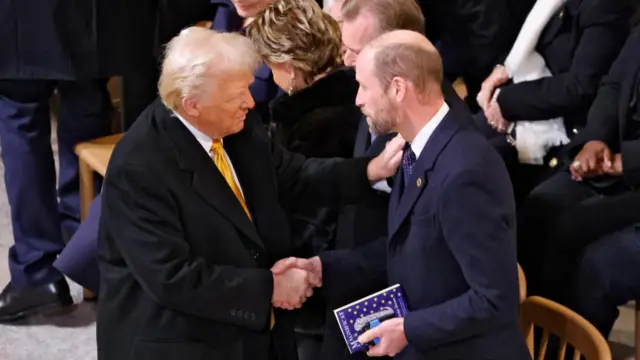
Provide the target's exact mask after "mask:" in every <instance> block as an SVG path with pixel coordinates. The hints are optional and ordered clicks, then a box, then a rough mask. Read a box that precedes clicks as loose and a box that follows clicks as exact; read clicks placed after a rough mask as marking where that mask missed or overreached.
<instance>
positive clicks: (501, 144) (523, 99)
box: [476, 0, 632, 202]
mask: <svg viewBox="0 0 640 360" xmlns="http://www.w3.org/2000/svg"><path fill="white" fill-rule="evenodd" d="M538 4H540V9H538V6H537V5H538ZM545 4H546V6H543V5H545ZM551 5H553V6H554V10H555V11H553V12H552V13H549V14H548V13H546V12H547V11H548V10H549V9H550V7H549V6H551ZM556 9H557V10H556ZM534 12H535V14H534ZM631 13H632V12H631V11H630V1H629V0H567V1H564V0H555V1H550V2H549V3H548V4H547V3H537V4H536V6H534V8H533V9H532V10H531V13H530V14H529V17H528V18H527V21H526V22H525V25H524V26H526V31H525V29H524V28H523V30H522V31H521V34H520V35H524V36H532V34H536V35H538V34H539V36H537V38H536V39H533V38H532V39H529V40H530V42H531V44H528V43H527V44H526V45H527V46H526V47H527V48H529V47H530V48H531V49H530V51H529V49H527V50H528V51H526V52H524V53H521V54H519V53H518V52H519V51H521V50H522V49H523V48H524V47H522V46H518V47H516V46H515V45H514V48H513V49H512V51H511V53H510V54H509V57H511V56H512V55H515V56H514V57H515V58H522V59H525V60H523V61H515V63H518V65H520V66H516V67H515V68H511V66H510V63H509V62H510V59H509V58H507V61H506V62H505V66H498V67H496V69H495V70H494V72H493V73H492V74H491V75H490V76H489V77H488V78H487V79H486V80H485V82H484V83H483V88H482V91H481V92H480V94H479V96H478V102H479V104H480V106H481V107H482V109H483V112H482V113H481V114H479V115H478V116H477V117H476V120H477V121H478V126H479V127H480V128H481V129H482V131H483V133H485V135H486V136H487V137H489V138H490V139H491V141H492V143H493V144H494V146H495V147H496V148H497V149H498V150H499V151H500V153H501V154H502V155H503V157H504V158H505V160H506V161H507V162H508V164H509V165H510V173H511V176H512V180H513V183H514V187H515V189H516V200H517V201H518V202H520V200H522V198H523V197H524V196H526V194H527V193H528V192H529V191H531V189H532V188H533V187H535V185H537V184H539V183H540V182H541V181H542V180H544V178H545V176H547V173H548V172H549V169H550V168H552V169H553V170H557V168H556V166H557V165H558V162H559V161H558V154H559V152H560V151H561V148H562V145H563V144H566V143H567V142H568V141H569V140H570V139H571V138H572V137H573V136H574V135H575V134H576V133H578V132H579V131H580V129H581V128H582V127H583V126H584V122H585V119H586V114H587V112H588V110H589V107H590V105H591V103H592V102H593V99H594V98H595V96H596V92H597V88H598V84H599V82H600V80H601V78H602V77H603V76H604V75H605V74H606V73H607V71H608V70H609V68H610V67H611V64H612V63H613V61H614V60H615V58H616V56H618V53H619V52H620V49H621V48H622V45H623V44H624V41H625V39H626V38H627V36H628V34H629V17H630V14H631ZM518 40H520V38H519V39H518ZM532 63H533V64H539V63H542V67H543V70H544V71H542V70H541V71H537V73H536V71H532V72H530V73H527V71H531V68H532V67H533V68H535V67H536V66H537V65H533V66H532V65H531V64H532ZM517 75H521V76H520V77H521V78H522V79H521V80H520V81H515V80H516V77H517ZM512 79H513V80H514V81H512ZM529 79H531V80H529ZM553 120H558V121H559V122H560V123H559V124H555V123H554V124H552V123H548V124H550V126H551V128H550V130H544V131H542V135H543V136H545V137H546V136H549V140H548V141H547V140H545V141H542V140H541V135H540V131H538V132H535V130H531V131H523V132H520V130H519V129H520V127H521V124H522V123H523V122H527V123H534V125H532V126H530V127H529V128H531V127H534V129H535V128H539V126H541V125H540V124H541V123H542V122H543V121H553ZM553 130H558V131H556V132H559V134H555V132H553ZM525 133H526V134H527V136H525V135H524V134H525ZM540 141H541V144H543V145H544V150H542V152H543V154H542V156H532V159H527V160H521V159H522V158H523V157H528V156H529V154H534V153H536V152H538V147H536V148H535V149H529V150H527V151H524V152H523V151H520V150H519V149H518V150H516V148H520V146H521V145H522V144H528V143H532V142H533V143H534V144H535V143H537V142H540ZM512 144H513V145H512Z"/></svg>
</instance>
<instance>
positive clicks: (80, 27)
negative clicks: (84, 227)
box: [0, 0, 154, 322]
mask: <svg viewBox="0 0 640 360" xmlns="http://www.w3.org/2000/svg"><path fill="white" fill-rule="evenodd" d="M152 3H153V1H151V0H140V1H135V2H132V1H127V0H91V1H80V2H78V1H71V0H59V1H47V0H26V1H9V2H7V1H2V2H0V24H2V25H0V49H2V51H1V52H0V143H1V144H2V160H3V162H4V168H5V184H6V188H7V194H8V199H9V205H10V207H11V220H12V227H13V237H14V245H13V246H12V247H11V248H10V249H9V269H10V272H11V282H10V283H9V284H8V285H7V286H6V287H5V288H4V290H3V291H2V293H1V294H0V322H1V321H11V320H15V319H18V318H20V317H23V316H26V315H29V314H33V313H39V312H41V311H43V310H55V309H57V308H60V307H65V306H69V305H71V303H72V300H71V297H70V294H69V287H68V285H67V283H66V282H65V280H64V277H63V275H62V274H61V273H60V272H59V271H58V270H56V269H55V268H54V267H53V265H52V264H53V262H54V260H55V259H56V257H57V255H58V254H59V253H60V252H61V251H62V249H63V248H64V246H65V242H64V239H65V238H69V237H70V236H71V235H72V234H73V233H74V232H75V231H76V229H77V227H78V223H79V217H80V201H79V193H78V190H79V189H78V187H79V180H78V159H77V157H76V155H75V153H74V146H75V145H76V144H78V143H79V142H83V141H87V140H90V139H94V138H97V137H101V136H105V135H107V134H108V133H109V130H110V120H111V119H110V114H111V102H110V97H109V93H108V92H107V88H106V83H107V80H108V78H109V77H110V76H115V75H122V74H123V73H127V72H130V71H136V70H139V69H141V68H144V66H145V65H146V63H145V62H144V61H142V59H144V58H145V56H146V54H148V53H150V52H151V47H152V46H153V42H152V41H150V40H151V39H153V23H154V21H153V12H149V11H148V9H149V8H150V7H151V6H152ZM54 92H57V94H58V97H59V100H60V101H59V111H58V116H57V139H58V155H59V159H60V162H59V172H58V181H57V182H58V184H57V189H56V169H55V166H54V157H53V150H52V147H51V119H50V112H51V109H50V107H49V101H50V98H51V97H52V95H53V94H54ZM96 188H97V189H99V188H100V187H99V186H97V187H96Z"/></svg>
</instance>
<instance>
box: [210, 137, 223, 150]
mask: <svg viewBox="0 0 640 360" xmlns="http://www.w3.org/2000/svg"><path fill="white" fill-rule="evenodd" d="M219 150H222V141H220V140H213V143H212V144H211V152H217V151H219Z"/></svg>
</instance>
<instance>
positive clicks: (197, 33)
mask: <svg viewBox="0 0 640 360" xmlns="http://www.w3.org/2000/svg"><path fill="white" fill-rule="evenodd" d="M259 61H260V60H259V56H258V54H257V53H256V51H255V48H254V46H253V44H252V43H251V41H250V40H249V39H247V38H246V37H244V36H242V35H240V34H234V33H218V32H216V31H214V30H210V29H206V28H202V27H190V28H186V29H184V30H182V32H181V33H180V34H179V35H177V36H176V37H174V38H173V39H172V40H171V41H170V42H169V44H168V45H167V48H166V51H165V56H164V60H163V62H162V72H161V74H160V80H159V81H158V92H159V94H160V99H162V102H163V103H164V104H165V106H166V107H168V108H169V109H171V110H174V111H175V110H177V109H179V108H181V106H182V100H183V99H184V98H186V97H191V98H197V99H198V100H201V99H203V95H206V93H207V92H209V91H211V90H212V89H213V87H214V86H215V82H216V78H217V77H219V76H220V75H222V74H229V73H233V72H239V71H249V72H251V73H253V71H255V69H256V67H257V66H258V63H259Z"/></svg>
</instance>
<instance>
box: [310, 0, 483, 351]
mask: <svg viewBox="0 0 640 360" xmlns="http://www.w3.org/2000/svg"><path fill="white" fill-rule="evenodd" d="M334 5H340V7H339V8H334V7H332V9H331V10H332V12H331V13H332V16H334V17H335V18H337V19H339V21H341V23H342V26H341V30H342V42H343V44H344V45H345V48H346V50H347V51H346V52H345V55H344V62H345V64H346V65H349V66H353V65H354V64H355V59H356V55H357V53H359V52H360V50H362V49H363V48H364V47H365V46H366V45H367V44H369V43H370V42H371V41H372V40H373V39H375V38H376V37H378V36H380V35H382V34H384V33H386V32H389V31H393V30H410V31H414V32H417V33H421V34H422V33H424V31H425V17H424V15H423V14H422V11H421V10H420V7H419V6H418V5H417V4H416V2H415V0H393V1H390V0H346V1H344V2H343V3H340V4H334ZM336 7H337V6H336ZM371 29H375V31H371ZM442 93H443V94H444V96H445V99H446V101H447V103H448V104H449V105H450V106H451V107H452V108H455V109H456V110H457V111H459V112H461V113H466V114H467V115H469V116H468V117H465V118H471V114H470V113H469V109H468V107H467V105H466V104H465V103H464V101H462V99H461V98H460V97H459V96H458V95H457V93H456V92H455V90H454V88H453V86H452V85H451V83H450V82H449V81H447V80H446V79H443V81H442ZM468 125H470V126H471V127H473V125H474V124H468ZM394 136H395V134H393V133H392V134H385V135H380V136H375V135H373V134H372V133H371V131H370V129H369V124H368V122H367V119H366V116H364V115H363V116H362V118H361V119H360V123H359V125H358V132H357V135H356V143H355V146H354V149H353V156H354V157H373V156H377V155H378V154H379V153H380V152H381V151H382V150H383V149H384V147H385V144H386V143H387V142H388V141H390V140H391V139H393V137H394ZM391 186H392V182H391V181H384V182H380V183H378V184H376V186H375V189H376V191H375V192H372V193H371V194H370V196H369V197H368V199H367V201H365V202H362V203H360V204H356V205H348V206H344V207H342V208H341V209H340V215H339V216H338V225H337V232H336V242H335V243H336V249H351V248H354V247H358V246H363V245H367V244H370V243H373V242H375V241H376V240H378V239H380V238H384V237H386V235H387V223H388V218H387V217H388V209H389V191H390V190H391V189H390V188H391ZM384 285H385V284H384V283H381V284H371V286H370V287H369V288H368V289H365V290H364V291H362V292H361V293H359V294H357V295H356V296H353V295H347V296H345V297H343V298H342V299H339V298H331V299H327V309H326V325H325V330H324V338H323V343H322V350H321V353H320V358H321V359H332V360H358V359H363V360H364V359H367V356H366V354H350V353H349V351H348V350H347V346H346V344H345V341H344V339H343V337H342V333H341V332H340V328H339V327H338V323H337V321H336V319H335V316H334V313H333V310H335V309H337V308H339V307H341V306H343V305H345V304H349V303H351V302H353V301H355V300H357V299H358V298H359V297H363V296H367V295H369V294H371V293H373V292H376V291H378V290H380V288H381V287H383V286H384Z"/></svg>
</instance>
